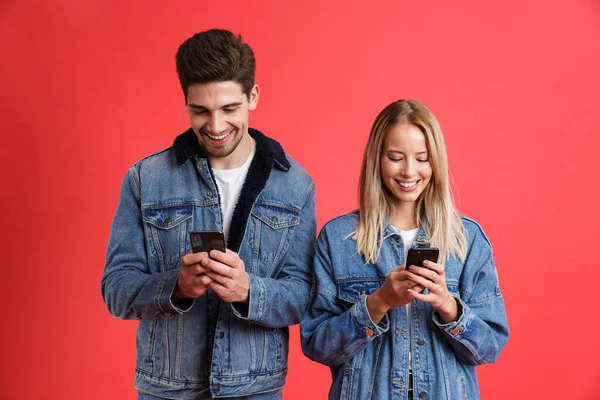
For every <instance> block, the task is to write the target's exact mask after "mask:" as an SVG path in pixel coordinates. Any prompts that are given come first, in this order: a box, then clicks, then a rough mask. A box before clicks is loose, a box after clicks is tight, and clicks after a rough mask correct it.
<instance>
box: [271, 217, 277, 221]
mask: <svg viewBox="0 0 600 400" xmlns="http://www.w3.org/2000/svg"><path fill="white" fill-rule="evenodd" d="M271 221H273V222H277V221H279V218H277V217H276V216H272V217H271Z"/></svg>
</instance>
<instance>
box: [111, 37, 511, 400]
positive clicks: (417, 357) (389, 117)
mask: <svg viewBox="0 0 600 400" xmlns="http://www.w3.org/2000/svg"><path fill="white" fill-rule="evenodd" d="M176 65H177V72H178V75H179V80H180V82H181V87H182V89H183V94H184V98H185V107H186V110H187V112H188V114H189V116H190V122H191V128H190V129H189V130H188V131H186V132H184V133H182V134H181V135H179V136H177V137H176V139H175V141H174V144H173V146H172V147H170V148H168V149H166V150H164V151H161V152H159V153H156V154H153V155H151V156H148V157H146V158H144V159H142V160H140V161H139V162H137V163H136V164H135V165H134V166H133V167H131V168H130V169H129V171H128V172H127V174H126V176H125V179H124V181H123V184H122V187H121V195H120V200H119V205H118V208H117V211H116V213H115V217H114V220H113V223H112V227H111V232H110V237H109V242H108V248H107V255H106V265H105V268H104V273H103V276H102V283H101V286H102V295H103V298H104V301H105V303H106V305H107V307H108V309H109V311H110V312H111V313H112V314H113V315H114V316H116V317H118V318H123V319H137V320H139V321H140V324H139V328H138V332H137V367H136V371H135V387H136V388H137V390H138V399H211V398H235V399H252V400H255V399H280V398H281V389H282V387H283V385H284V382H285V377H286V373H287V356H288V326H290V325H293V324H296V323H300V325H301V336H302V349H303V351H304V353H305V354H306V356H308V357H309V358H311V359H312V360H315V361H318V362H320V363H323V364H325V365H328V366H329V367H330V368H331V371H332V377H333V382H332V385H331V389H330V392H329V398H330V399H357V400H363V399H411V398H413V399H470V400H472V399H476V398H478V397H479V390H478V385H477V379H476V375H475V370H474V367H475V366H477V365H479V364H485V363H489V362H494V361H495V360H496V359H497V357H498V355H499V353H500V351H501V350H502V348H503V346H504V345H505V343H506V341H507V339H508V325H507V320H506V314H505V309H504V303H503V299H502V295H501V293H500V289H499V286H498V276H497V273H496V267H495V264H494V260H493V257H492V249H491V246H490V243H489V241H488V239H487V238H486V236H485V235H484V233H483V231H482V230H481V228H480V227H479V225H477V223H476V222H474V221H472V220H470V219H468V218H465V217H463V216H461V215H460V214H459V213H458V212H457V211H456V210H455V208H454V206H453V204H452V200H451V195H450V187H449V179H448V162H447V159H446V149H445V145H444V139H443V136H442V133H441V129H440V126H439V124H438V122H437V120H436V118H435V116H434V115H433V114H432V113H431V111H429V110H428V109H427V108H426V107H425V106H424V105H422V104H420V103H418V102H416V101H411V100H399V101H396V102H394V103H392V104H390V105H388V106H387V107H385V109H383V111H381V113H380V114H379V115H378V116H377V118H376V119H375V122H374V124H373V128H372V130H371V133H370V136H369V139H368V142H367V146H366V150H365V153H364V158H363V163H362V168H361V174H360V188H359V191H360V199H359V203H360V205H359V209H358V210H357V211H356V212H353V213H350V214H346V215H342V216H340V217H338V218H336V219H334V220H332V221H330V222H328V223H327V224H325V226H324V227H323V229H322V230H321V232H320V234H319V236H318V238H317V240H316V244H315V237H316V218H315V187H314V184H313V181H312V179H311V178H310V176H309V175H308V174H307V173H306V172H305V171H304V170H303V169H302V167H301V166H300V165H299V164H298V163H296V162H295V161H294V160H292V159H291V158H290V157H289V156H288V155H287V154H286V153H285V152H284V150H283V149H282V147H281V146H280V145H279V143H278V142H276V141H275V140H273V139H271V138H270V137H268V136H265V135H264V134H263V133H261V132H259V131H258V130H255V129H252V128H250V127H249V125H248V116H249V112H250V111H251V110H254V109H255V108H256V106H257V103H258V99H259V94H260V91H259V87H258V86H257V85H256V84H255V82H254V71H255V59H254V53H253V52H252V49H251V48H250V47H249V46H248V45H247V44H246V43H244V42H243V41H242V39H241V37H240V36H235V35H234V34H232V33H231V32H229V31H224V30H209V31H205V32H200V33H198V34H196V35H194V36H193V37H191V38H189V39H188V40H186V41H185V42H184V43H183V44H182V45H181V46H180V48H179V50H178V52H177V55H176ZM203 230H209V231H223V232H224V234H225V238H226V243H227V250H226V252H220V251H217V250H213V251H211V252H210V254H207V253H205V252H200V253H192V252H191V248H190V243H189V234H190V232H191V231H203ZM422 246H431V247H437V248H438V249H439V259H438V262H426V263H425V265H424V266H422V267H417V266H410V265H409V266H405V260H406V256H407V252H408V249H409V248H411V247H422Z"/></svg>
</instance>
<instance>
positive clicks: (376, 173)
mask: <svg viewBox="0 0 600 400" xmlns="http://www.w3.org/2000/svg"><path fill="white" fill-rule="evenodd" d="M398 124H411V125H414V126H415V127H417V128H419V129H420V130H421V132H423V134H424V135H425V139H426V143H427V151H428V152H429V162H430V164H431V169H432V172H433V173H432V176H431V180H430V181H429V184H428V185H427V186H426V187H425V189H424V190H423V192H422V193H421V195H420V196H419V198H418V199H417V204H416V211H417V214H416V215H417V221H416V223H417V226H419V227H422V223H423V215H425V216H426V224H425V232H426V233H427V236H428V237H429V245H430V246H433V247H438V248H439V249H440V258H439V260H440V261H439V262H441V263H444V262H445V260H446V259H447V257H449V256H450V255H451V254H455V255H456V256H457V257H458V258H459V259H461V260H464V258H465V256H466V251H467V239H466V237H465V233H464V231H463V228H462V223H461V220H460V214H459V213H458V211H456V209H455V208H454V205H453V203H452V195H451V192H450V183H449V175H448V158H447V154H446V145H445V144H444V137H443V136H442V130H441V128H440V125H439V123H438V121H437V119H436V118H435V116H434V115H433V113H432V112H431V111H430V110H429V109H428V108H427V107H425V106H424V105H422V104H421V103H419V102H417V101H415V100H398V101H395V102H393V103H392V104H390V105H388V106H387V107H386V108H384V109H383V111H381V112H380V113H379V115H378V116H377V118H376V119H375V122H374V123H373V128H372V129H371V133H370V135H369V140H368V142H367V146H366V148H365V154H364V157H363V162H362V167H361V172H360V182H359V189H358V190H359V204H360V206H359V221H358V226H357V228H356V231H354V234H353V235H352V238H353V239H354V240H356V248H357V250H358V252H359V254H361V255H362V256H364V257H365V260H366V262H367V263H375V261H376V260H377V256H378V254H379V250H380V248H381V238H382V237H383V231H384V229H385V219H386V217H387V218H388V219H389V220H392V218H393V216H394V201H393V199H394V195H393V194H392V193H391V192H390V191H389V189H388V188H387V187H386V186H385V184H384V183H383V181H382V178H381V157H382V151H383V143H384V140H385V137H386V134H387V133H388V132H389V131H390V129H391V128H393V127H394V126H396V125H398ZM382 194H383V196H382Z"/></svg>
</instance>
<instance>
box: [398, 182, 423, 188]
mask: <svg viewBox="0 0 600 400" xmlns="http://www.w3.org/2000/svg"><path fill="white" fill-rule="evenodd" d="M418 182H419V181H414V182H398V183H399V184H400V186H402V187H405V188H411V187H415V186H417V183H418Z"/></svg>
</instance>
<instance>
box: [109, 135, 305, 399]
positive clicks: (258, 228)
mask: <svg viewBox="0 0 600 400" xmlns="http://www.w3.org/2000/svg"><path fill="white" fill-rule="evenodd" d="M250 134H251V136H252V137H253V138H254V139H255V140H256V154H255V156H254V159H253V161H252V163H251V165H250V169H249V171H248V177H247V178H246V181H245V182H244V186H243V188H242V193H241V195H240V199H239V200H238V203H237V204H236V208H235V211H234V214H233V218H232V222H231V228H230V233H229V240H228V243H227V247H228V248H229V249H232V250H234V251H236V252H238V254H239V256H240V257H241V259H242V260H243V261H244V263H245V266H246V271H247V272H248V274H249V276H250V298H249V304H248V305H244V304H229V303H225V302H222V301H220V300H219V299H218V297H217V296H216V294H215V293H214V292H213V291H211V290H209V291H208V292H207V293H205V294H204V295H203V296H201V297H199V298H197V299H195V301H191V300H190V301H188V302H187V303H185V304H178V305H177V306H176V305H174V304H173V303H172V302H171V294H172V293H173V290H174V288H175V284H176V281H177V276H178V273H179V263H180V260H181V257H182V256H183V255H185V254H186V253H189V252H190V242H189V234H190V232H191V231H192V230H222V229H223V225H222V215H221V208H220V204H219V192H218V189H217V186H216V184H215V180H214V177H213V175H212V170H211V168H210V165H209V163H208V161H207V159H206V158H203V157H202V155H201V153H200V148H199V146H198V143H197V139H196V136H195V135H194V133H193V131H192V130H191V129H190V130H188V131H187V132H185V133H183V134H181V135H179V136H178V137H177V139H176V140H175V143H174V145H173V147H171V148H168V149H166V150H164V151H162V152H159V153H156V154H154V155H151V156H149V157H147V158H144V159H142V160H141V161H139V162H138V163H136V164H135V165H134V166H133V167H131V168H130V169H129V171H128V172H127V175H126V177H125V179H124V181H123V185H122V187H121V197H120V200H119V205H118V208H117V211H116V214H115V217H114V220H113V223H112V227H111V232H110V238H109V241H108V249H107V255H106V265H105V268H104V273H103V276H102V283H101V288H102V296H103V298H104V301H105V303H106V305H107V307H108V309H109V311H110V312H111V314H112V315H114V316H115V317H117V318H123V319H137V320H140V323H139V327H138V331H137V361H136V364H137V367H136V372H135V386H136V388H138V389H139V390H141V391H144V392H148V393H151V394H154V395H156V396H161V397H172V398H175V397H177V398H185V399H192V398H206V397H210V396H211V395H213V396H217V397H220V396H224V397H227V396H243V395H249V394H254V393H263V392H268V391H273V390H277V389H279V388H281V387H282V386H283V384H284V381H285V376H286V373H287V355H288V329H287V327H288V326H289V325H292V324H296V323H298V322H300V318H301V316H302V314H303V312H304V311H305V309H306V306H307V304H308V300H309V296H310V279H311V272H312V262H313V254H314V241H315V237H316V220H315V188H314V184H313V182H312V179H311V178H310V176H309V175H308V174H307V173H306V172H305V171H304V170H303V169H302V167H301V166H300V165H299V164H297V163H296V162H295V161H293V160H291V159H290V158H289V157H286V155H285V153H284V152H283V149H282V148H281V146H280V145H279V143H277V142H276V141H274V140H272V139H270V138H268V137H266V136H264V135H263V134H262V133H260V132H258V131H256V130H253V129H250Z"/></svg>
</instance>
